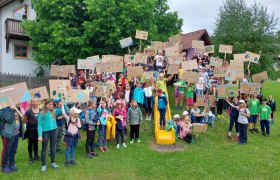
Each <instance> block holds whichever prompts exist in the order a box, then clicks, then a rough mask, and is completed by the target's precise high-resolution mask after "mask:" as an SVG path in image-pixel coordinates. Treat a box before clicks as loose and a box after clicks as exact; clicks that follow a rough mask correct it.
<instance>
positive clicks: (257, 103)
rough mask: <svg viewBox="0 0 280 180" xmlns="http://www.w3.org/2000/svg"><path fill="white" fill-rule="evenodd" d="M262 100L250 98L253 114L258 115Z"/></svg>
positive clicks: (250, 109)
mask: <svg viewBox="0 0 280 180" xmlns="http://www.w3.org/2000/svg"><path fill="white" fill-rule="evenodd" d="M260 105H261V104H260V101H259V100H258V99H250V102H249V107H248V109H249V111H250V114H251V115H258V108H259V106H260Z"/></svg>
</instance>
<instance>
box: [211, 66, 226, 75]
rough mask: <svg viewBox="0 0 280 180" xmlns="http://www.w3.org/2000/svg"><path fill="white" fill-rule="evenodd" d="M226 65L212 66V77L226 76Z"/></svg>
mask: <svg viewBox="0 0 280 180" xmlns="http://www.w3.org/2000/svg"><path fill="white" fill-rule="evenodd" d="M227 71H228V67H225V66H218V67H215V68H214V75H213V76H214V77H226V76H227V75H228V73H227Z"/></svg>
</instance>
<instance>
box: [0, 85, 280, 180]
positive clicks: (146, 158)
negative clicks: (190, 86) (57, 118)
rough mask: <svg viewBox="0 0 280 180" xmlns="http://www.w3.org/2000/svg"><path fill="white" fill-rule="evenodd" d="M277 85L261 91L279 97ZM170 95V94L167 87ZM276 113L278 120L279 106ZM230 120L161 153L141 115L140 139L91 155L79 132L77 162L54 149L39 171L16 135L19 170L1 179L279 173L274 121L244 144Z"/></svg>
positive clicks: (278, 175) (275, 175)
mask: <svg viewBox="0 0 280 180" xmlns="http://www.w3.org/2000/svg"><path fill="white" fill-rule="evenodd" d="M279 89H280V83H276V82H271V81H268V82H266V83H265V86H264V90H263V93H264V95H265V97H267V96H268V95H269V94H273V95H274V97H275V99H276V101H277V102H278V103H279V102H280V94H278V93H277V92H279ZM169 97H173V94H172V91H171V90H170V95H169ZM170 104H172V105H171V109H172V114H175V113H179V114H182V111H181V110H180V111H179V110H176V111H175V110H174V106H173V105H174V101H173V100H172V99H171V100H170ZM276 115H277V120H279V118H278V117H280V114H279V108H278V112H277V114H276ZM228 124H229V118H228V117H227V118H225V119H218V120H217V121H216V128H210V129H209V130H208V132H207V134H203V135H200V136H199V137H198V139H197V140H196V142H195V143H194V144H186V143H184V142H183V141H181V140H179V141H178V143H181V144H183V146H184V147H185V150H184V151H178V152H165V153H161V152H157V151H154V150H153V149H152V148H151V144H153V143H154V142H155V140H154V132H153V121H146V120H144V122H143V123H142V125H141V132H140V136H141V143H135V144H133V145H130V144H129V142H128V139H127V140H126V142H127V145H128V147H127V148H126V149H123V148H122V149H120V150H117V149H116V148H115V145H116V143H115V141H113V142H110V143H109V152H106V153H100V152H99V151H98V150H97V152H98V155H99V156H98V157H97V158H93V159H86V157H85V134H84V133H82V140H81V141H79V144H78V147H77V152H76V158H75V159H76V161H77V165H75V166H70V167H68V168H66V167H64V165H63V163H64V154H58V155H57V163H58V164H59V165H60V168H59V169H57V170H54V169H51V168H50V166H49V164H50V158H49V157H47V163H48V169H47V172H46V173H44V174H42V173H41V172H40V170H41V162H38V161H37V162H35V163H33V164H32V165H29V164H28V153H27V143H26V141H20V143H19V148H18V151H17V155H16V161H17V166H18V168H19V169H20V170H19V172H17V173H13V174H10V175H5V174H3V173H0V179H4V178H5V179H18V178H22V179H51V178H52V179H69V178H71V179H72V178H75V179H156V178H157V179H237V178H242V179H279V178H280V165H279V164H280V156H279V149H280V142H279V139H280V136H279V135H280V132H279V128H280V126H279V123H278V121H276V123H275V124H274V125H271V135H270V137H263V136H262V135H261V134H249V137H248V144H247V145H238V144H237V142H236V141H230V140H228V138H227V133H228V132H227V129H228ZM259 129H260V128H259ZM233 132H234V131H233ZM233 135H235V133H233ZM0 148H1V149H2V144H1V145H0ZM40 149H41V145H40Z"/></svg>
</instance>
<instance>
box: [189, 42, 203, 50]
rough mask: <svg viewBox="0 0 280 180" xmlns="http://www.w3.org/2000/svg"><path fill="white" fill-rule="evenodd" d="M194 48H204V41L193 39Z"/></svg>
mask: <svg viewBox="0 0 280 180" xmlns="http://www.w3.org/2000/svg"><path fill="white" fill-rule="evenodd" d="M192 48H195V49H201V50H204V41H198V40H192Z"/></svg>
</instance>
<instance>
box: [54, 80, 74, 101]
mask: <svg viewBox="0 0 280 180" xmlns="http://www.w3.org/2000/svg"><path fill="white" fill-rule="evenodd" d="M49 83H50V95H51V98H58V97H67V96H70V90H71V86H70V80H49Z"/></svg>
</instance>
